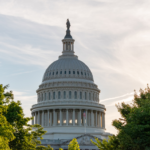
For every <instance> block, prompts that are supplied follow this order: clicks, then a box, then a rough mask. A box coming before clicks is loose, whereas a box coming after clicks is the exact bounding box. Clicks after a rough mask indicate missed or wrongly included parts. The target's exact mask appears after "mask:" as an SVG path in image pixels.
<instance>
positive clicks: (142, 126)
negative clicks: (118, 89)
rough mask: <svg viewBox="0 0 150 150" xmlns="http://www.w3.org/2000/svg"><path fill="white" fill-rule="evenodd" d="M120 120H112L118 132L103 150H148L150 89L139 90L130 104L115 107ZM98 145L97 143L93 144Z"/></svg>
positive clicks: (149, 138)
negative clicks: (111, 148)
mask: <svg viewBox="0 0 150 150" xmlns="http://www.w3.org/2000/svg"><path fill="white" fill-rule="evenodd" d="M116 106H117V109H118V111H119V112H120V114H121V116H122V118H119V119H118V120H117V119H116V120H114V121H113V123H112V125H113V126H114V127H115V128H116V129H117V130H118V134H117V135H116V136H114V137H115V138H114V139H112V140H109V141H108V142H106V143H105V147H106V148H103V150H109V148H107V146H108V145H112V146H116V143H118V144H117V145H118V146H117V149H120V150H147V149H150V88H149V86H147V88H146V89H145V90H142V89H140V94H139V95H138V94H137V93H136V92H135V94H134V100H133V103H132V104H130V105H129V104H125V103H124V102H123V103H121V104H120V105H119V104H118V105H116ZM115 141H116V142H115ZM101 143H102V142H101ZM94 144H98V142H96V143H94Z"/></svg>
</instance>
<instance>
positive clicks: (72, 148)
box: [68, 138, 80, 150]
mask: <svg viewBox="0 0 150 150" xmlns="http://www.w3.org/2000/svg"><path fill="white" fill-rule="evenodd" d="M68 150H80V147H79V144H78V141H77V139H76V138H74V139H73V140H72V141H71V142H70V143H69V145H68Z"/></svg>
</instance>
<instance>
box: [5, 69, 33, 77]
mask: <svg viewBox="0 0 150 150" xmlns="http://www.w3.org/2000/svg"><path fill="white" fill-rule="evenodd" d="M35 71H36V70H31V71H23V72H17V73H12V74H10V75H8V77H9V76H17V75H21V74H26V73H32V72H35Z"/></svg>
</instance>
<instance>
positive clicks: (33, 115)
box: [31, 113, 34, 125]
mask: <svg viewBox="0 0 150 150" xmlns="http://www.w3.org/2000/svg"><path fill="white" fill-rule="evenodd" d="M32 117H33V120H32V121H31V122H32V125H34V113H32Z"/></svg>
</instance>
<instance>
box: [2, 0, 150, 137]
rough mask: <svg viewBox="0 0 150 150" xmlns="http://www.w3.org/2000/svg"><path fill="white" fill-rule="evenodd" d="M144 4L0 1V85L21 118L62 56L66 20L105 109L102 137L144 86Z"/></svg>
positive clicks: (149, 68) (147, 62)
mask: <svg viewBox="0 0 150 150" xmlns="http://www.w3.org/2000/svg"><path fill="white" fill-rule="evenodd" d="M149 6H150V1H149V0H126V1H125V0H57V1H53V0H7V1H4V0H0V84H3V85H7V84H9V90H12V91H13V93H14V96H15V100H20V101H21V103H22V107H23V109H24V114H25V116H31V112H30V108H31V106H32V105H33V104H35V103H36V102H37V100H36V99H37V96H36V90H37V89H38V86H39V85H40V84H41V82H42V77H43V74H44V72H45V70H46V68H47V67H48V66H49V65H50V64H51V63H52V62H53V61H55V60H57V59H58V56H59V55H61V52H62V42H61V40H62V39H63V38H64V36H65V32H66V20H67V19H68V18H69V20H70V23H71V35H72V36H73V38H74V39H75V54H76V55H78V57H79V60H82V61H83V62H84V63H85V64H86V65H87V66H88V67H89V68H90V70H91V71H92V73H93V76H94V82H95V83H96V84H97V85H98V87H99V89H100V90H101V93H100V103H102V104H104V105H105V106H106V132H110V133H113V134H117V130H116V129H115V128H114V127H113V126H112V125H111V123H112V121H113V120H114V119H118V118H120V117H121V116H120V114H119V112H118V111H117V108H116V106H115V104H118V103H121V102H125V103H129V104H130V103H132V100H133V95H134V90H136V91H137V92H138V91H139V90H140V88H142V89H144V88H146V86H147V84H149V83H150V59H149V56H150V50H149V49H150V11H149Z"/></svg>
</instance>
